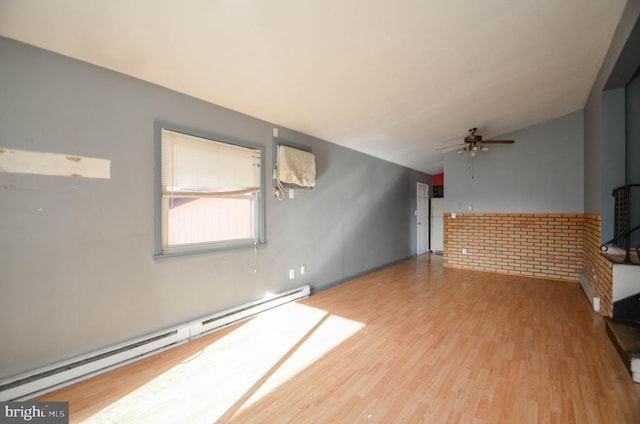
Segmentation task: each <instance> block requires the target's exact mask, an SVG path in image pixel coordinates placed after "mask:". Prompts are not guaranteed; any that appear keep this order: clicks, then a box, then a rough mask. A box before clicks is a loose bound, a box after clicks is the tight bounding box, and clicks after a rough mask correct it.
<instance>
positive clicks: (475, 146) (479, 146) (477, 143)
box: [447, 128, 515, 157]
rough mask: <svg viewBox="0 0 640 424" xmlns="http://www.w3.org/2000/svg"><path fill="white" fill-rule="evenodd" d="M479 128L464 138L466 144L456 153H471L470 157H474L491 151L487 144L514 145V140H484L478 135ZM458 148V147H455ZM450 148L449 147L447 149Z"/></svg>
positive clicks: (472, 129)
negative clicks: (478, 153)
mask: <svg viewBox="0 0 640 424" xmlns="http://www.w3.org/2000/svg"><path fill="white" fill-rule="evenodd" d="M477 130H478V129H477V128H471V129H469V132H470V133H471V134H470V135H468V136H466V137H465V138H464V144H461V145H460V146H462V147H460V148H459V149H458V150H457V151H456V152H457V153H458V154H462V153H465V152H468V153H469V156H471V157H474V156H475V155H476V153H477V152H486V151H488V150H489V147H487V146H486V145H487V144H513V143H515V141H514V140H483V139H482V136H481V135H479V134H476V131H477ZM453 147H456V146H453ZM447 148H449V147H447Z"/></svg>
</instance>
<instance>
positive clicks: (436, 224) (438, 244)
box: [431, 198, 444, 252]
mask: <svg viewBox="0 0 640 424" xmlns="http://www.w3.org/2000/svg"><path fill="white" fill-rule="evenodd" d="M443 211H444V199H443V198H437V199H431V251H432V252H442V251H443V250H444V222H443V221H444V215H443Z"/></svg>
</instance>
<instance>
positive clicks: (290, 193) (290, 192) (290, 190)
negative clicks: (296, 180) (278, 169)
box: [289, 188, 296, 199]
mask: <svg viewBox="0 0 640 424" xmlns="http://www.w3.org/2000/svg"><path fill="white" fill-rule="evenodd" d="M295 196H296V192H295V191H294V190H293V189H292V188H290V189H289V199H293V198H294V197H295Z"/></svg>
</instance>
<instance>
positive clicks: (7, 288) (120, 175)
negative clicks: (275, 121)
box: [0, 38, 431, 377]
mask: <svg viewBox="0 0 640 424" xmlns="http://www.w3.org/2000/svg"><path fill="white" fill-rule="evenodd" d="M0 58H1V60H0V147H6V148H14V149H23V150H33V151H40V152H53V153H63V154H71V155H79V156H88V157H96V158H103V159H109V160H111V179H109V180H98V179H82V178H66V177H47V176H39V175H28V174H2V173H0V217H2V220H1V221H0V234H1V235H2V236H1V237H0V250H1V252H2V254H0V269H1V270H2V272H1V273H0V287H1V288H2V295H1V296H0V322H1V323H2V325H0V340H2V349H0V377H5V376H9V375H14V374H16V373H19V372H23V371H25V370H29V369H33V368H37V367H40V366H43V365H46V364H50V363H54V362H57V361H59V360H63V359H67V358H70V357H73V356H76V355H78V354H81V353H86V352H89V351H93V350H95V349H98V348H101V347H104V346H109V345H111V344H114V343H117V342H121V341H124V340H127V339H130V338H133V337H137V336H139V335H143V334H147V333H149V332H152V331H155V330H159V329H162V328H166V327H169V326H172V325H175V324H178V323H181V322H184V321H187V320H190V319H194V318H197V317H200V316H203V315H206V314H209V313H212V312H215V311H219V310H223V309H225V308H227V307H230V306H235V305H238V304H242V303H244V302H246V301H249V300H254V299H258V298H261V297H262V296H263V295H264V294H265V293H267V292H279V291H282V290H286V289H288V288H291V287H296V286H299V285H302V284H310V285H311V286H312V287H313V288H315V289H321V288H324V287H328V286H330V285H333V284H336V283H339V282H342V281H344V280H346V279H349V278H350V277H352V276H355V275H359V274H362V273H365V272H367V271H369V270H372V269H375V268H378V267H381V266H383V265H385V264H389V263H393V262H395V261H398V260H401V259H403V258H406V257H409V256H412V255H415V252H416V234H415V233H416V218H415V216H414V214H413V213H414V210H415V209H416V182H417V181H421V182H425V183H427V184H430V183H431V177H430V176H428V175H426V174H422V173H419V172H416V171H412V170H409V169H407V168H404V167H401V166H398V165H394V164H391V163H389V162H384V161H381V160H378V159H375V158H373V157H370V156H367V155H364V154H361V153H358V152H355V151H352V150H348V149H345V148H342V147H339V146H337V145H334V144H332V143H329V142H326V141H322V140H318V139H315V138H313V137H310V136H307V135H304V134H300V133H297V132H294V131H290V130H287V129H284V128H280V129H279V136H280V137H281V138H283V139H287V140H290V141H292V142H295V143H298V144H302V145H306V146H309V147H311V148H312V149H313V152H314V153H315V154H316V161H317V170H318V178H317V187H316V188H315V189H314V190H313V191H311V192H308V193H305V194H303V195H300V196H298V197H297V198H296V199H294V200H289V199H286V200H284V201H277V200H276V199H275V198H274V197H273V196H272V195H270V194H269V195H267V197H266V246H264V247H263V248H260V249H259V250H258V251H257V252H255V251H253V250H239V251H231V252H225V253H211V254H199V255H193V256H187V257H174V258H163V259H159V260H154V258H153V253H154V222H153V217H154V193H153V187H154V184H153V183H154V181H153V178H154V162H153V157H154V154H153V152H154V144H153V142H154V138H153V136H154V135H153V130H154V120H156V119H159V120H163V121H167V122H173V123H176V124H179V125H181V126H184V127H190V128H194V129H198V130H200V131H204V132H207V133H213V134H219V135H224V136H228V137H230V138H234V139H238V140H243V141H245V142H248V143H253V144H258V145H263V146H265V153H266V158H265V164H267V169H266V170H265V172H266V177H267V181H269V183H268V184H267V187H269V188H270V187H271V185H270V175H271V171H272V169H271V166H270V165H269V164H271V163H272V158H271V154H272V153H271V152H272V149H271V147H272V145H271V143H272V129H273V125H272V124H270V123H267V122H264V121H260V120H257V119H254V118H251V117H249V116H246V115H242V114H239V113H237V112H233V111H230V110H227V109H224V108H221V107H218V106H215V105H212V104H209V103H206V102H203V101H200V100H197V99H194V98H191V97H188V96H185V95H182V94H179V93H176V92H173V91H170V90H167V89H164V88H161V87H158V86H155V85H152V84H148V83H145V82H142V81H140V80H136V79H134V78H131V77H127V76H124V75H122V74H118V73H115V72H111V71H108V70H105V69H101V68H98V67H95V66H92V65H89V64H86V63H82V62H78V61H75V60H73V59H70V58H66V57H63V56H60V55H57V54H53V53H51V52H46V51H43V50H40V49H36V48H33V47H29V46H27V45H24V44H20V43H17V42H14V41H11V40H8V39H3V38H0ZM302 264H304V265H306V267H307V273H306V275H304V276H303V277H298V278H296V279H295V280H293V281H290V280H289V278H288V269H289V268H291V267H296V269H298V270H299V266H300V265H302Z"/></svg>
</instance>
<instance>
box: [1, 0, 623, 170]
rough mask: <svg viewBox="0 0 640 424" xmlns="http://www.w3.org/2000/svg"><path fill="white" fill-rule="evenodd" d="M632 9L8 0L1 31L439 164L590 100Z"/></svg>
mask: <svg viewBox="0 0 640 424" xmlns="http://www.w3.org/2000/svg"><path fill="white" fill-rule="evenodd" d="M625 3H626V1H625V0H561V1H558V0H533V1H532V0H484V1H474V0H395V1H391V0H322V1H321V0H262V1H260V0H181V1H177V0H55V1H50V0H0V34H1V35H3V36H6V37H9V38H13V39H16V40H19V41H23V42H25V43H28V44H32V45H35V46H38V47H43V48H45V49H48V50H52V51H55V52H59V53H62V54H64V55H67V56H70V57H73V58H77V59H80V60H83V61H86V62H89V63H93V64H96V65H99V66H102V67H105V68H108V69H112V70H115V71H118V72H122V73H125V74H128V75H132V76H134V77H137V78H140V79H143V80H146V81H150V82H153V83H156V84H159V85H161V86H164V87H168V88H171V89H173V90H176V91H179V92H183V93H186V94H189V95H191V96H194V97H197V98H200V99H203V100H206V101H209V102H211V103H215V104H218V105H221V106H224V107H227V108H230V109H233V110H236V111H239V112H242V113H245V114H248V115H251V116H254V117H257V118H261V119H264V120H266V121H269V122H272V123H274V124H275V125H278V126H283V127H287V128H290V129H294V130H297V131H300V132H303V133H306V134H309V135H313V136H315V137H319V138H321V139H324V140H327V141H330V142H333V143H336V144H340V145H343V146H347V147H350V148H352V149H355V150H359V151H362V152H365V153H368V154H370V155H373V156H376V157H380V158H383V159H386V160H389V161H391V162H395V163H398V164H401V165H405V166H407V167H410V168H413V169H417V170H420V171H424V172H427V173H438V172H441V171H442V169H443V160H442V155H443V152H442V151H441V150H436V149H438V148H440V147H442V146H446V145H452V144H456V143H458V142H462V138H463V137H464V136H465V135H467V129H468V128H470V127H472V126H474V127H478V128H479V131H478V133H480V134H482V135H483V136H484V137H485V138H487V137H493V136H496V135H499V134H503V133H506V132H510V131H514V130H517V129H520V128H523V127H526V126H528V125H531V124H535V123H538V122H542V121H545V120H547V119H551V118H555V117H559V116H562V115H565V114H567V113H570V112H573V111H576V110H579V109H582V108H583V107H584V104H585V102H586V99H587V96H588V94H589V92H590V90H591V86H592V84H593V82H594V80H595V77H596V74H597V72H598V70H599V68H600V64H601V63H602V60H603V58H604V55H605V53H606V51H607V48H608V47H609V43H610V41H611V38H612V36H613V32H614V30H615V27H616V25H617V23H618V20H619V18H620V16H621V13H622V9H623V8H624V5H625ZM0 59H1V58H0Z"/></svg>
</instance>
